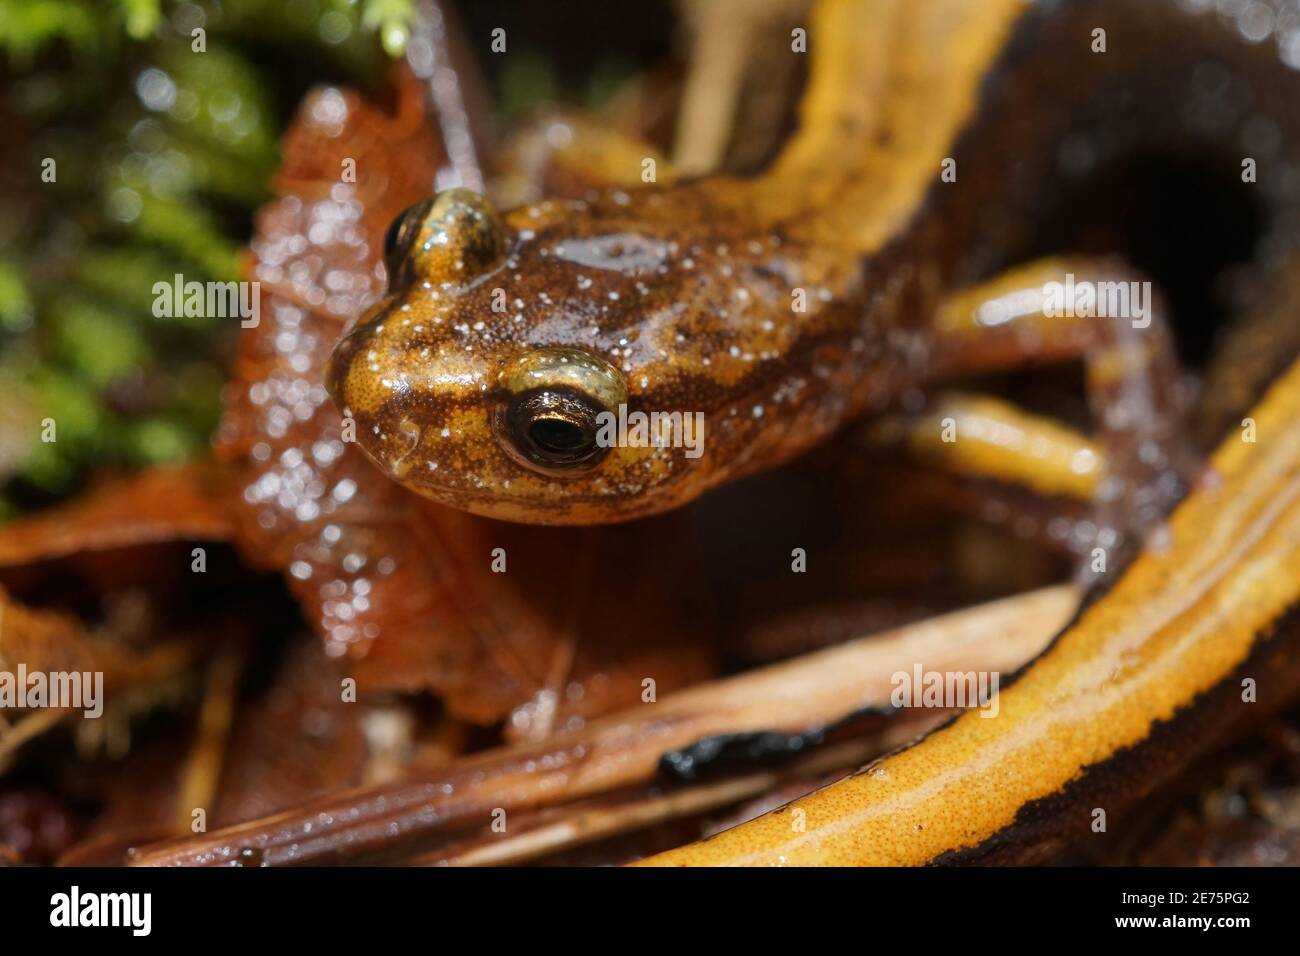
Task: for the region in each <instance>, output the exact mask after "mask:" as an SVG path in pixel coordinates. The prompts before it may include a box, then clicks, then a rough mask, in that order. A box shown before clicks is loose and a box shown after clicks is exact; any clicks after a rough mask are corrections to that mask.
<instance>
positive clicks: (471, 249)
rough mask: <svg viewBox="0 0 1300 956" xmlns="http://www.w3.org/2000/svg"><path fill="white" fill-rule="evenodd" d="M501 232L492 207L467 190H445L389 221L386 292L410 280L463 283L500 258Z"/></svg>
mask: <svg viewBox="0 0 1300 956" xmlns="http://www.w3.org/2000/svg"><path fill="white" fill-rule="evenodd" d="M505 247H506V229H505V226H504V225H503V224H502V222H501V219H500V218H499V217H498V216H497V213H496V210H495V209H494V208H493V206H492V204H491V203H490V202H488V200H487V199H485V198H484V197H483V196H480V195H479V194H478V193H475V192H471V191H470V190H468V189H445V190H443V191H442V192H440V193H438V195H436V196H434V197H433V198H432V199H426V200H424V201H423V202H418V203H416V204H415V205H414V206H411V207H410V208H409V209H407V210H406V211H405V212H403V213H402V214H401V215H400V216H398V217H397V218H396V219H394V220H393V223H392V225H391V226H389V227H388V234H387V235H386V236H385V237H384V265H385V267H386V268H387V269H388V288H389V291H394V290H396V289H398V288H400V287H401V286H403V285H405V284H406V283H407V282H408V281H409V280H410V279H411V278H412V276H420V277H421V278H424V279H428V280H429V281H431V282H438V283H442V282H468V281H469V280H471V279H473V278H474V277H476V276H478V275H479V274H480V273H482V272H483V271H484V270H486V269H487V268H488V267H489V266H491V265H492V264H493V263H494V262H496V261H497V259H499V258H500V257H501V255H502V254H503V253H504V252H505Z"/></svg>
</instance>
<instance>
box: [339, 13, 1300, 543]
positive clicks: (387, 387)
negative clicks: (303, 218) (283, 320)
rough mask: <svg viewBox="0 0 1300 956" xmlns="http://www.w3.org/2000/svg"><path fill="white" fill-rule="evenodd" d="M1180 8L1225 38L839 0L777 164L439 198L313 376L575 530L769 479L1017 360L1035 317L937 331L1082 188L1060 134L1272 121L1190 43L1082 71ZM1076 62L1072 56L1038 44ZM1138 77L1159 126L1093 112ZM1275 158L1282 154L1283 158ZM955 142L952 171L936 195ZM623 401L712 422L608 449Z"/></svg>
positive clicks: (443, 469) (504, 500) (489, 503)
mask: <svg viewBox="0 0 1300 956" xmlns="http://www.w3.org/2000/svg"><path fill="white" fill-rule="evenodd" d="M1026 11H1033V13H1032V14H1029V13H1026ZM1166 20H1168V21H1169V22H1171V23H1175V24H1176V25H1179V26H1180V28H1182V29H1186V28H1187V24H1188V23H1189V22H1191V24H1192V26H1191V31H1192V32H1193V33H1195V32H1196V31H1200V30H1202V29H1204V30H1206V31H1207V35H1209V33H1210V32H1214V30H1215V29H1217V28H1213V25H1212V24H1211V23H1210V18H1209V17H1208V15H1206V16H1201V17H1200V19H1196V18H1195V17H1191V18H1189V16H1188V15H1187V14H1186V13H1184V12H1179V11H1178V9H1177V8H1176V5H1175V4H1172V3H1164V2H1160V3H1155V4H1151V5H1144V6H1142V7H1141V8H1140V9H1135V8H1134V7H1132V6H1131V5H1125V4H1123V3H1113V2H1106V0H1099V2H1082V3H1078V4H1074V5H1071V4H1065V5H1061V6H1060V7H1056V6H1052V7H1050V8H1049V7H1047V6H1037V7H1036V6H1034V5H1026V4H1022V3H1020V2H1019V0H991V2H986V3H974V2H967V0H933V2H929V3H926V4H923V5H909V4H905V3H898V2H891V0H827V2H823V3H821V4H819V5H818V6H817V7H816V8H815V14H814V18H813V20H812V21H811V28H810V30H811V35H812V37H813V39H814V40H815V41H816V42H815V43H814V44H813V47H812V51H813V77H812V81H811V85H810V90H809V92H808V94H807V95H806V98H805V101H804V104H803V108H802V123H801V129H800V132H799V134H798V135H797V136H796V137H795V138H794V140H793V141H792V142H791V144H790V145H789V146H788V147H787V148H786V150H785V152H784V153H783V154H782V156H781V157H780V158H779V159H778V160H777V161H776V163H775V164H774V166H773V168H772V169H771V170H770V171H768V172H767V173H765V174H764V175H763V176H761V177H758V178H756V179H754V180H748V181H740V180H735V179H728V178H725V177H712V178H707V179H704V180H697V181H693V182H687V183H683V184H679V185H674V186H669V187H649V188H647V189H642V190H621V189H615V190H609V191H605V192H602V193H599V194H596V195H594V196H593V198H591V199H590V200H588V201H561V200H552V201H545V202H541V203H539V204H536V205H532V206H525V207H522V208H519V209H515V210H513V211H511V212H508V213H505V214H498V213H497V212H495V211H494V210H493V209H492V208H491V206H490V205H489V204H488V202H487V201H486V200H484V199H481V198H479V197H477V196H474V195H472V194H469V193H463V192H454V193H444V194H442V195H441V196H440V197H439V198H438V200H437V202H436V203H435V204H434V205H432V206H430V207H424V208H421V209H419V210H417V211H416V212H415V213H412V214H410V217H411V218H410V220H409V221H408V223H407V225H406V231H405V232H403V233H401V234H394V237H393V243H392V250H391V255H390V258H391V263H390V265H391V268H390V270H389V271H390V288H389V296H388V297H387V298H386V299H385V300H384V301H382V302H381V303H380V304H379V305H378V306H377V307H375V308H374V309H373V310H372V311H371V312H370V313H368V314H367V315H366V316H364V317H363V318H362V319H361V320H360V321H359V322H358V323H357V325H356V327H355V329H354V330H353V331H352V332H351V333H350V334H349V335H348V336H347V337H345V338H344V339H343V340H342V341H341V342H340V344H339V345H338V347H337V349H336V351H335V353H334V355H333V358H332V361H331V364H330V369H329V372H328V376H327V386H328V388H329V390H330V392H331V394H332V396H333V397H334V400H335V403H336V405H337V406H338V407H339V408H340V409H341V410H343V412H344V413H345V414H346V415H348V416H351V417H352V418H353V419H354V420H355V424H356V439H357V441H358V442H359V443H360V444H361V446H362V447H363V448H364V449H365V451H366V453H367V454H368V455H369V456H370V457H371V458H372V459H373V460H374V461H375V462H376V463H377V464H378V465H379V466H380V467H381V468H382V469H383V470H384V471H385V472H386V473H388V474H389V475H390V476H391V477H393V478H394V479H395V480H397V481H399V482H400V483H401V484H403V485H404V486H405V487H407V488H410V489H412V490H414V491H416V492H419V493H420V494H423V495H425V496H428V497H431V498H433V499H435V500H437V501H439V502H441V503H444V504H448V505H451V506H453V507H456V508H460V509H464V510H468V511H472V512H475V513H478V514H483V515H487V516H491V517H497V518H504V519H508V520H513V521H523V522H534V523H548V524H585V523H598V522H606V521H619V520H626V519H630V518H635V517H640V516H643V515H646V514H651V513H654V512H658V511H663V510H666V509H670V508H673V507H676V506H679V505H681V504H683V503H685V502H687V501H689V500H691V499H693V498H695V497H697V496H699V495H700V494H702V493H703V492H704V491H706V490H708V489H709V488H711V487H714V486H716V485H718V484H720V483H722V482H725V481H729V480H731V479H733V478H736V477H738V476H741V475H744V474H746V473H749V472H752V471H755V470H758V469H762V468H767V467H772V466H775V465H778V464H780V463H782V462H784V461H786V460H788V459H789V458H790V457H792V456H794V455H796V454H798V453H799V452H801V451H804V450H806V449H807V448H809V447H811V446H812V445H814V444H816V443H818V442H820V441H822V440H823V439H824V438H825V437H826V436H827V435H828V434H829V433H831V432H832V431H833V430H835V429H836V428H838V427H840V426H841V425H843V424H844V423H845V422H847V421H848V420H850V419H851V418H852V417H854V416H855V415H858V414H860V413H862V412H863V411H866V410H869V409H872V408H874V407H879V406H882V405H884V404H886V403H888V402H889V401H890V400H891V399H895V398H897V396H898V395H899V394H900V393H902V392H903V391H904V390H905V389H907V388H909V387H910V386H913V385H917V384H921V383H924V382H927V381H930V380H933V379H935V378H937V377H940V376H945V375H953V374H959V373H961V372H964V371H970V370H971V369H972V368H974V367H977V366H978V365H979V364H980V362H984V364H985V366H986V367H987V366H988V365H990V364H992V365H1001V366H1003V367H1007V366H1010V365H1013V364H1016V363H1015V359H1016V357H1017V355H1019V357H1020V358H1021V359H1022V360H1024V359H1025V358H1027V357H1028V354H1027V353H1028V351H1029V350H1030V348H1031V346H1030V345H1029V344H1027V339H1028V338H1029V337H1032V334H1035V333H1034V330H1032V329H1030V330H1028V331H1029V332H1030V333H1031V335H1030V336H1027V337H1022V338H1021V340H1020V341H1004V342H1003V343H1002V344H1000V345H999V346H998V349H1000V354H999V355H998V356H996V361H993V362H990V361H989V359H990V354H989V353H988V351H987V350H986V351H985V353H984V354H983V355H982V356H979V357H977V356H978V353H979V352H980V349H978V348H971V349H969V350H968V352H967V355H968V356H969V358H967V357H964V356H962V355H952V354H944V349H943V345H944V343H943V341H942V339H941V337H940V335H939V333H938V330H937V329H936V328H935V327H934V325H933V324H932V321H931V316H932V315H933V314H934V312H935V310H936V308H937V306H938V303H939V302H940V299H941V297H942V295H943V294H944V293H945V292H948V291H951V290H952V288H953V286H954V283H955V282H957V281H960V279H961V278H962V276H963V274H964V275H966V276H967V277H972V276H975V275H979V274H981V273H982V272H983V271H984V270H985V269H987V267H988V265H989V264H990V263H998V264H1004V262H1005V260H1006V259H1007V257H1008V256H1010V255H1012V254H1013V250H1014V249H1015V248H1016V243H1017V241H1019V239H1020V238H1023V237H1018V236H1017V235H1016V234H1015V232H1014V228H1011V227H1009V226H1008V224H1014V225H1015V228H1022V226H1021V224H1022V223H1024V222H1029V221H1031V219H1030V212H1031V211H1032V210H1035V209H1037V205H1038V204H1040V203H1041V202H1042V201H1043V199H1042V197H1043V196H1045V195H1050V194H1051V191H1052V189H1053V188H1058V187H1059V183H1060V181H1061V180H1063V179H1065V178H1068V176H1069V175H1070V163H1071V162H1075V164H1076V165H1077V162H1076V161H1075V160H1068V161H1067V158H1062V157H1066V156H1067V154H1066V153H1065V152H1063V150H1062V147H1061V144H1060V142H1059V141H1058V140H1059V137H1060V136H1061V135H1062V134H1063V132H1065V131H1068V130H1079V131H1082V132H1076V134H1075V136H1074V139H1075V140H1077V141H1078V142H1079V143H1082V144H1083V145H1084V147H1086V148H1087V149H1091V150H1092V151H1093V153H1094V154H1096V153H1098V152H1104V151H1105V150H1107V149H1112V150H1113V149H1116V148H1117V147H1116V146H1115V145H1114V144H1117V143H1123V144H1125V145H1126V146H1129V147H1131V148H1138V147H1139V146H1140V145H1141V144H1142V142H1143V141H1144V140H1145V139H1150V141H1151V142H1152V143H1154V144H1156V145H1161V146H1163V145H1165V144H1166V143H1178V142H1187V141H1194V140H1195V136H1196V135H1198V134H1199V133H1201V132H1203V130H1202V129H1201V127H1203V126H1205V125H1206V123H1207V122H1210V121H1211V120H1212V121H1213V122H1217V123H1220V124H1221V125H1224V129H1223V130H1222V131H1215V132H1216V135H1221V136H1222V138H1224V139H1225V141H1231V140H1234V139H1236V138H1240V137H1241V136H1244V135H1245V133H1244V132H1241V131H1243V130H1246V129H1247V128H1248V127H1249V123H1250V121H1251V120H1252V119H1254V120H1256V121H1259V120H1260V118H1261V117H1265V116H1267V114H1268V112H1269V111H1270V110H1271V109H1272V108H1273V107H1275V106H1277V104H1271V103H1270V104H1254V105H1255V106H1256V107H1259V108H1260V113H1259V115H1258V116H1254V117H1252V116H1251V115H1250V114H1249V112H1248V111H1242V112H1241V115H1239V116H1233V117H1230V118H1229V119H1228V120H1227V121H1225V120H1224V118H1223V116H1222V115H1220V114H1222V113H1223V110H1222V107H1221V106H1220V105H1219V104H1218V101H1217V99H1216V98H1215V97H1217V96H1218V94H1217V93H1216V94H1214V95H1210V93H1207V92H1206V91H1204V90H1201V89H1200V88H1199V87H1198V85H1197V84H1198V80H1197V77H1199V76H1201V75H1202V74H1203V73H1204V66H1205V64H1204V63H1202V62H1199V59H1198V58H1201V57H1202V56H1204V57H1206V58H1209V57H1210V56H1211V55H1210V54H1204V55H1203V54H1201V53H1200V52H1198V51H1199V49H1200V48H1199V46H1197V44H1198V43H1199V42H1200V40H1199V38H1196V39H1193V40H1190V41H1189V44H1190V45H1189V44H1184V45H1182V46H1179V45H1177V44H1175V45H1172V46H1171V49H1169V50H1162V55H1163V56H1166V57H1167V58H1168V62H1167V63H1163V64H1157V65H1155V67H1153V63H1152V53H1151V49H1150V47H1149V45H1148V44H1144V43H1142V44H1140V43H1137V42H1128V43H1122V42H1121V43H1117V44H1114V49H1113V50H1112V51H1110V52H1108V53H1106V54H1105V56H1104V57H1098V58H1094V59H1090V60H1083V59H1080V57H1085V58H1086V57H1087V56H1088V55H1089V54H1088V52H1087V42H1088V37H1089V35H1090V33H1089V30H1090V28H1089V24H1094V23H1097V22H1102V23H1106V24H1107V25H1109V27H1110V29H1111V30H1112V33H1113V34H1114V37H1115V38H1117V39H1120V40H1124V39H1126V38H1128V39H1130V40H1131V39H1132V38H1133V37H1148V36H1159V35H1162V34H1163V31H1164V29H1165V22H1166ZM1130 21H1132V22H1130ZM1026 24H1028V25H1026ZM1222 32H1223V31H1221V30H1219V31H1217V32H1216V33H1215V35H1216V36H1221V35H1222ZM1230 42H1233V43H1236V44H1237V45H1238V46H1240V42H1239V39H1238V38H1235V37H1234V38H1232V40H1231V41H1230ZM1075 45H1078V46H1077V50H1076V51H1075V52H1076V56H1075V59H1074V60H1070V61H1069V62H1068V63H1067V62H1066V61H1064V60H1063V59H1062V57H1060V56H1058V55H1053V56H1052V57H1047V53H1048V52H1050V51H1052V50H1058V51H1059V50H1061V49H1066V48H1070V49H1075ZM1189 50H1190V51H1193V54H1194V55H1191V56H1189V55H1188V53H1187V51H1189ZM1234 55H1236V54H1235V53H1234ZM1256 59H1258V60H1260V61H1261V63H1262V65H1263V67H1264V68H1266V69H1269V68H1273V64H1271V63H1270V57H1269V56H1268V55H1261V56H1258V57H1256ZM1076 61H1077V62H1076ZM1085 67H1086V68H1087V69H1088V71H1089V76H1090V80H1089V83H1090V84H1093V85H1089V84H1084V83H1081V82H1080V79H1079V71H1080V70H1081V69H1083V68H1085ZM990 76H992V77H994V78H997V79H998V80H999V83H998V84H994V85H993V87H992V88H993V89H995V90H996V92H997V94H998V97H999V98H1000V99H999V105H997V106H995V107H994V108H992V109H989V106H988V102H987V101H988V100H989V96H988V94H987V88H989V84H988V83H987V82H986V81H987V80H988V78H989V77H990ZM1151 76H1158V77H1161V78H1162V81H1163V82H1167V83H1169V84H1170V85H1171V89H1170V90H1161V91H1158V92H1159V95H1155V94H1153V96H1152V98H1151V102H1150V105H1149V109H1148V108H1147V107H1146V106H1145V105H1144V106H1143V108H1140V109H1133V108H1131V107H1125V108H1123V109H1120V108H1115V107H1109V108H1108V107H1106V105H1105V104H1106V103H1108V102H1110V101H1108V100H1107V98H1106V97H1107V96H1109V95H1111V94H1110V93H1109V92H1108V91H1109V90H1112V89H1119V90H1122V89H1131V88H1132V87H1133V84H1134V83H1135V82H1136V81H1137V78H1140V77H1147V78H1150V77H1151ZM1202 85H1203V83H1202ZM1274 85H1275V84H1274ZM1257 88H1258V89H1260V90H1264V89H1267V88H1268V84H1266V83H1261V84H1259V86H1258V87H1257ZM1211 92H1212V91H1211ZM1071 104H1073V105H1071ZM1265 107H1267V108H1265ZM1279 108H1280V107H1279ZM981 109H983V110H984V111H985V112H986V113H987V114H988V115H987V116H985V115H983V114H981V113H980V112H979V111H980V110H981ZM1036 114H1037V118H1036ZM1278 116H1279V117H1280V116H1281V114H1280V113H1279V114H1278ZM977 118H978V122H976V121H975V120H976V119H977ZM1268 122H1270V123H1274V124H1277V123H1281V122H1282V120H1281V119H1279V118H1277V117H1273V118H1269V119H1268ZM1094 129H1095V130H1096V134H1095V136H1094V137H1093V138H1092V139H1089V138H1088V136H1090V135H1092V133H1091V132H1090V131H1092V130H1094ZM963 131H966V135H965V136H963V135H962V134H963ZM1085 133H1087V134H1088V135H1085ZM1277 143H1280V144H1281V145H1280V146H1277V145H1275V147H1274V149H1273V152H1274V153H1275V154H1278V155H1277V156H1275V157H1274V158H1281V156H1282V155H1285V153H1286V151H1287V150H1291V149H1294V142H1293V141H1292V140H1291V139H1290V138H1288V137H1286V136H1283V137H1281V138H1278V139H1276V140H1275V144H1277ZM1076 145H1077V144H1076ZM953 155H957V156H959V157H962V158H961V159H960V160H959V163H960V165H959V167H958V168H959V169H960V170H961V172H960V174H959V177H958V179H957V180H956V182H955V183H948V184H944V183H942V182H940V180H939V173H940V171H941V169H942V165H943V164H944V163H945V162H947V161H948V158H949V157H950V156H953ZM1010 156H1014V157H1017V158H1018V159H1022V160H1023V161H1022V162H1019V163H1014V164H1009V162H1008V159H1009V157H1010ZM967 157H969V158H967ZM1093 161H1094V162H1095V161H1096V156H1095V155H1094V159H1093ZM1270 188H1271V189H1272V190H1273V191H1274V193H1276V192H1277V190H1278V186H1277V182H1276V181H1275V182H1274V184H1273V186H1271V187H1270ZM1292 193H1294V190H1292ZM1270 198H1271V199H1278V200H1282V199H1286V201H1287V202H1294V200H1295V197H1294V195H1292V196H1290V198H1289V199H1288V198H1286V197H1283V196H1281V195H1273V196H1271V197H1270ZM1277 207H1278V208H1279V209H1282V208H1283V203H1282V202H1280V201H1279V202H1278V203H1277ZM1280 218H1285V217H1280ZM1292 233H1294V229H1292ZM1049 334H1050V333H1049ZM1058 334H1059V333H1058ZM1046 351H1051V349H1048V350H1046ZM1057 352H1058V355H1057V358H1058V360H1059V359H1060V358H1061V357H1062V353H1064V352H1065V350H1064V349H1058V350H1057ZM1021 353H1024V354H1021ZM575 369H577V370H575ZM624 396H626V407H627V410H628V411H629V412H632V413H635V412H645V413H652V412H661V413H680V414H686V415H695V414H699V415H700V416H702V419H703V423H704V427H703V448H702V454H699V455H698V457H692V456H690V455H688V454H687V449H685V448H682V447H653V446H645V445H642V446H633V445H619V446H617V447H612V448H609V447H604V446H602V445H600V444H598V442H597V441H596V428H595V424H596V422H597V420H598V418H597V417H598V416H599V415H600V414H601V413H602V412H603V413H606V414H617V413H618V411H619V408H618V406H619V405H622V404H624Z"/></svg>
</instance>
